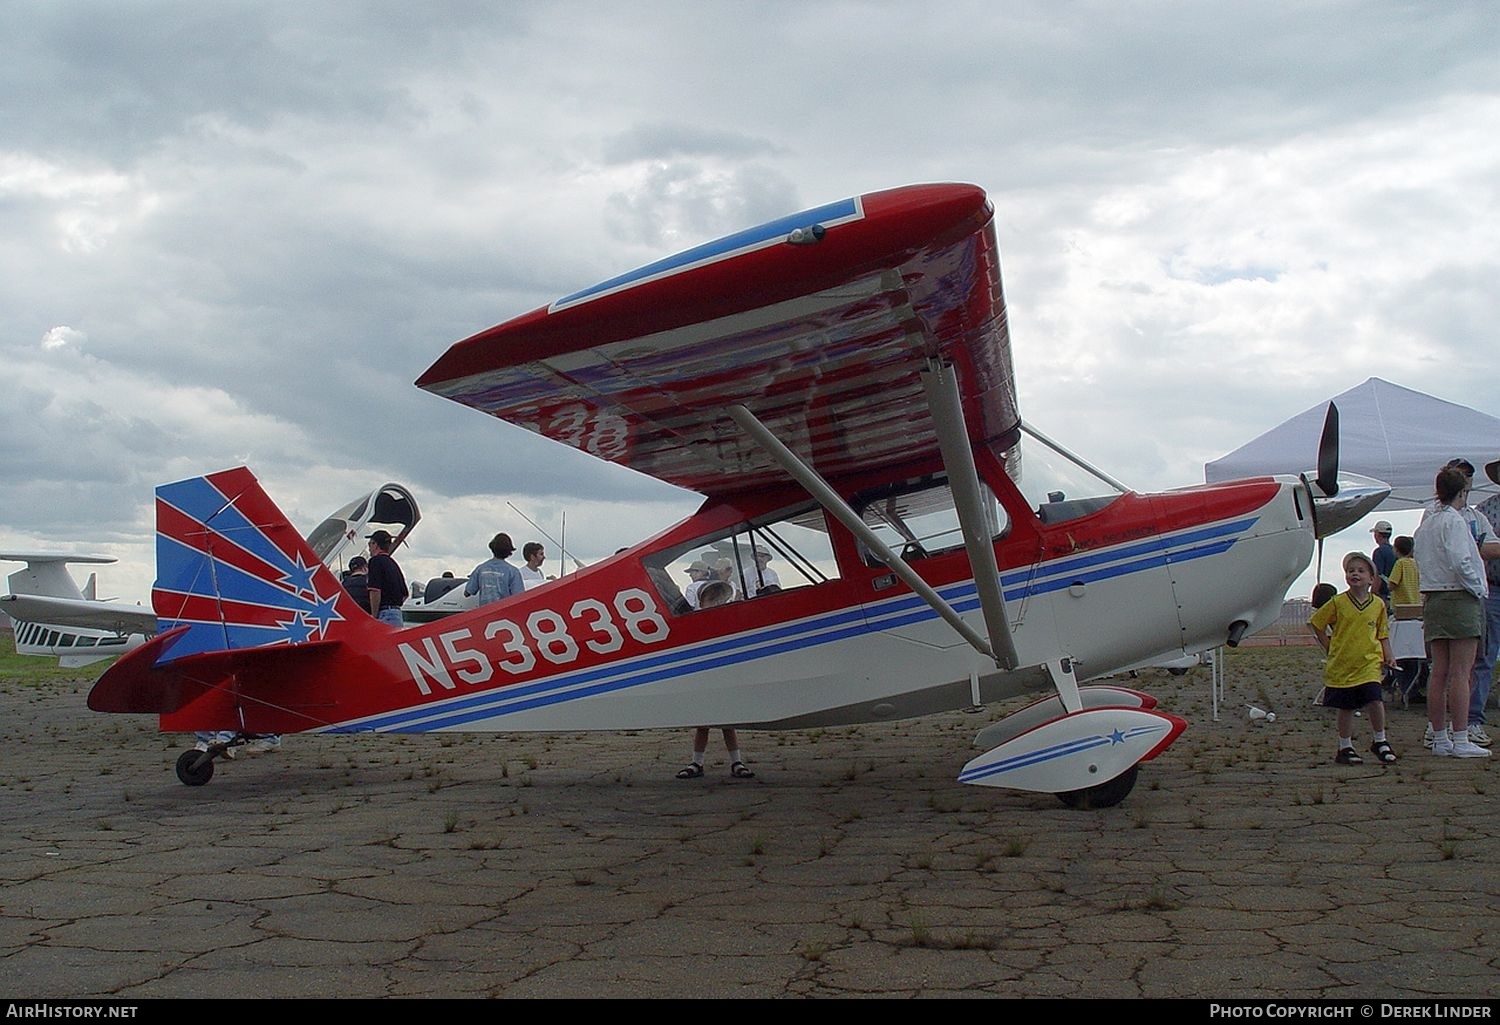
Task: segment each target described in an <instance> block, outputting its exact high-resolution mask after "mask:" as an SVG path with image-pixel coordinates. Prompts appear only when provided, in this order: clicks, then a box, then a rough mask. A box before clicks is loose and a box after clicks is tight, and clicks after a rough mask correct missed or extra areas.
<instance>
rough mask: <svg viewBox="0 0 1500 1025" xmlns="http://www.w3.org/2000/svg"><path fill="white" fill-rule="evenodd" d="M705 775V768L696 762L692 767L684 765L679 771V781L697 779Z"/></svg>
mask: <svg viewBox="0 0 1500 1025" xmlns="http://www.w3.org/2000/svg"><path fill="white" fill-rule="evenodd" d="M701 775H703V766H701V765H699V764H697V763H696V762H694V763H693V764H692V765H684V766H683V767H682V768H680V769H678V770H677V778H678V779H697V778H698V777H699V776H701Z"/></svg>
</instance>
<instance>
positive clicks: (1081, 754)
mask: <svg viewBox="0 0 1500 1025" xmlns="http://www.w3.org/2000/svg"><path fill="white" fill-rule="evenodd" d="M1186 728H1187V723H1186V721H1184V720H1182V719H1179V718H1178V717H1177V716H1175V715H1168V714H1166V713H1164V712H1157V711H1154V710H1149V709H1143V708H1088V709H1084V710H1083V711H1081V712H1076V713H1074V714H1072V715H1065V716H1062V717H1060V718H1058V719H1054V720H1053V721H1051V722H1049V723H1046V724H1044V725H1042V726H1038V727H1037V728H1036V729H1034V730H1030V731H1028V732H1026V733H1023V734H1022V735H1021V736H1019V737H1015V738H1014V739H1012V740H1008V741H1006V742H1005V743H1003V744H1001V745H1000V746H999V747H997V748H995V749H994V750H992V751H988V752H986V753H985V754H982V755H980V756H979V757H977V758H975V759H973V760H972V761H970V762H969V764H967V765H965V766H964V768H963V771H962V772H961V773H959V776H958V781H959V782H960V783H973V784H976V785H978V786H990V787H1008V788H1011V789H1014V790H1031V791H1036V792H1039V793H1049V794H1056V793H1062V792H1064V791H1069V790H1082V789H1084V788H1085V787H1090V786H1095V785H1097V784H1100V783H1105V782H1108V781H1109V780H1111V779H1114V778H1115V777H1116V776H1118V775H1120V773H1122V772H1124V771H1125V770H1127V769H1129V768H1130V767H1131V766H1132V765H1135V764H1137V763H1138V762H1142V761H1146V760H1148V759H1150V758H1153V757H1155V756H1156V755H1157V754H1158V753H1159V752H1161V751H1162V750H1164V749H1165V748H1166V747H1167V746H1168V745H1169V744H1171V743H1172V741H1174V740H1175V739H1177V736H1178V735H1179V734H1180V733H1181V732H1182V731H1183V730H1184V729H1186Z"/></svg>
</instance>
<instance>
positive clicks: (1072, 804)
mask: <svg viewBox="0 0 1500 1025" xmlns="http://www.w3.org/2000/svg"><path fill="white" fill-rule="evenodd" d="M1140 773H1141V767H1140V766H1139V765H1132V766H1131V767H1130V768H1128V769H1126V770H1125V771H1124V772H1122V773H1120V774H1119V775H1118V776H1116V777H1115V778H1114V779H1112V780H1110V781H1109V782H1107V783H1100V784H1098V785H1097V786H1092V787H1084V788H1083V789H1082V790H1066V791H1064V792H1062V793H1060V794H1058V795H1057V799H1058V800H1059V801H1061V802H1062V803H1063V804H1066V805H1067V806H1068V807H1069V808H1077V809H1079V810H1081V811H1088V810H1090V809H1093V808H1113V807H1114V806H1115V805H1117V804H1119V803H1120V802H1121V801H1123V800H1125V797H1126V795H1127V794H1129V793H1130V792H1131V791H1132V790H1134V789H1135V778H1136V777H1137V776H1139V775H1140Z"/></svg>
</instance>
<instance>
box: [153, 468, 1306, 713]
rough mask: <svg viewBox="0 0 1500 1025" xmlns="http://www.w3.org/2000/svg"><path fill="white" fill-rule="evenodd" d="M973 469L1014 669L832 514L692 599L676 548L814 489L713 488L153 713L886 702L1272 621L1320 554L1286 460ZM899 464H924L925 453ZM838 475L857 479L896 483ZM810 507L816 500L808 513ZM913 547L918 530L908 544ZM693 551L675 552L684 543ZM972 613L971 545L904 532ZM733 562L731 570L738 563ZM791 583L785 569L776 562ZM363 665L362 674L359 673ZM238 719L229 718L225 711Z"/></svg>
mask: <svg viewBox="0 0 1500 1025" xmlns="http://www.w3.org/2000/svg"><path fill="white" fill-rule="evenodd" d="M980 455H981V459H980V463H979V465H980V469H981V473H982V476H983V478H984V480H985V482H986V483H987V484H988V485H989V487H990V489H991V490H992V491H993V493H994V495H995V498H996V500H997V503H998V507H999V509H1000V510H1001V512H1000V514H999V516H998V517H997V518H998V520H1001V521H1003V523H997V528H998V533H999V536H998V538H997V540H996V541H995V542H994V545H995V552H996V556H997V561H998V564H999V568H1000V574H1001V584H1002V587H1003V591H1004V595H1005V605H1006V611H1007V614H1008V617H1009V619H1010V621H1011V626H1012V629H1013V634H1014V640H1015V645H1016V649H1017V653H1018V655H1019V658H1020V666H1021V668H1019V669H1017V670H1014V671H1009V672H1002V671H1000V670H999V669H997V667H996V664H995V662H994V660H993V659H992V658H989V657H988V656H985V655H983V654H981V653H980V652H978V651H976V650H975V649H974V648H973V647H971V646H970V645H969V644H968V643H966V642H965V641H964V640H963V639H962V638H961V637H960V636H959V635H958V634H957V633H955V632H954V630H953V629H952V628H951V627H950V626H949V625H948V624H947V623H945V622H943V621H942V620H941V619H940V618H939V617H938V615H937V614H936V613H935V612H934V611H933V610H932V609H931V608H930V607H929V606H928V605H927V604H925V603H924V602H922V601H921V600H920V599H918V598H917V596H916V595H914V594H913V593H912V592H911V591H910V590H909V589H908V588H906V587H905V586H904V585H902V584H901V583H899V582H898V581H896V579H895V577H894V576H893V575H892V574H891V572H890V571H889V569H888V568H886V567H885V566H883V565H880V564H878V563H876V562H875V561H874V560H872V559H871V558H870V557H869V554H868V552H866V551H864V550H863V549H862V548H861V547H860V545H859V544H858V543H857V542H856V540H855V539H854V537H853V536H852V535H851V534H849V533H848V532H847V531H845V530H843V528H842V527H841V526H840V525H839V524H838V523H837V522H833V521H831V520H829V521H826V522H824V523H823V526H822V529H823V530H824V531H826V537H827V542H828V551H827V552H826V553H825V554H824V557H823V558H822V559H821V560H820V566H819V567H817V572H815V573H814V574H813V575H815V576H819V577H824V578H825V579H819V580H818V582H816V583H804V584H803V586H789V587H786V588H785V589H784V590H780V591H778V592H775V593H768V594H764V595H761V596H758V597H753V598H749V599H741V600H737V601H733V602H731V603H729V604H725V605H723V606H721V607H717V608H706V609H702V610H688V609H686V608H685V607H684V604H683V602H682V600H681V597H680V595H681V587H682V585H684V584H685V583H686V580H685V579H681V580H677V581H673V580H672V578H671V576H670V574H671V573H672V572H674V567H673V563H672V560H673V558H674V557H676V559H677V565H679V566H680V565H684V564H685V563H686V561H687V560H688V559H690V558H691V556H692V554H693V553H696V552H701V551H705V550H715V549H712V548H711V546H712V545H713V544H715V543H716V544H718V545H719V546H720V549H719V550H724V549H725V546H726V544H727V543H726V542H725V541H723V538H725V537H731V536H733V535H734V533H735V531H736V530H737V528H738V529H740V530H743V528H744V526H745V525H746V524H750V525H752V527H753V525H756V524H764V523H766V522H767V521H777V520H778V519H780V520H785V516H784V514H785V513H787V511H789V510H800V509H804V507H807V506H809V504H810V503H809V502H808V499H807V496H806V494H805V493H803V492H802V491H801V490H800V489H799V488H797V487H796V486H795V485H788V486H787V487H786V488H784V489H777V490H767V491H762V492H759V493H756V494H754V495H746V496H742V497H740V498H738V499H736V500H735V501H723V500H721V501H717V502H710V503H708V504H706V505H705V506H704V507H703V508H702V509H700V510H699V511H698V512H697V513H695V514H694V515H693V516H691V517H689V518H688V519H686V520H684V521H683V522H681V523H679V524H678V525H676V526H675V527H672V528H671V529H669V530H667V531H665V532H663V533H662V534H660V535H658V536H656V537H655V538H652V539H650V540H648V541H646V542H644V543H643V544H641V545H639V546H638V547H636V548H634V549H631V550H628V551H626V552H623V553H620V554H619V555H616V556H614V557H612V558H611V559H609V560H607V561H605V562H602V563H599V564H597V565H595V566H592V567H589V568H588V569H586V570H583V571H580V572H578V573H575V574H572V575H570V576H568V577H565V578H563V579H562V580H558V581H554V582H551V583H549V584H547V585H545V586H542V587H539V588H536V589H535V590H532V591H528V592H525V593H524V594H521V595H516V596H514V597H512V598H509V599H507V600H505V601H502V602H498V603H495V604H493V605H489V606H485V607H482V608H478V609H474V610H472V611H469V612H464V613H459V614H456V615H453V616H450V617H447V618H445V619H443V620H440V621H437V622H434V623H429V624H424V625H421V626H416V627H410V628H407V629H405V630H400V631H392V630H390V629H389V628H387V627H385V626H383V625H381V624H378V623H375V622H374V621H365V622H360V623H357V624H356V623H350V624H349V626H350V627H351V628H353V627H356V626H357V627H358V628H359V629H358V631H357V633H350V634H349V635H347V636H346V637H345V639H344V642H343V643H342V644H340V645H338V647H337V650H336V651H334V652H330V653H324V654H319V655H313V654H312V653H309V655H308V657H307V659H306V660H305V661H304V662H301V663H299V666H298V668H299V671H298V672H297V673H295V674H294V675H286V674H277V673H273V672H265V673H263V674H260V675H257V674H256V673H255V672H253V671H247V672H245V673H243V674H241V675H240V677H239V678H238V679H237V680H236V681H235V685H234V686H233V687H229V688H224V689H222V690H221V691H219V692H217V697H216V696H215V695H212V694H211V695H208V696H206V697H205V698H204V699H200V700H198V701H196V702H194V703H192V704H191V705H189V706H188V707H187V708H184V709H182V710H181V711H179V712H173V713H169V714H166V715H164V716H163V720H162V727H163V729H164V730H165V729H195V728H205V727H207V726H210V725H223V724H224V721H225V720H227V719H229V718H231V715H232V717H233V718H234V719H238V715H239V713H238V712H234V710H233V706H234V703H235V699H234V695H235V692H236V691H242V692H243V694H245V695H253V698H254V700H252V701H249V702H246V703H244V704H243V706H242V707H243V709H244V716H245V718H244V723H243V725H244V728H246V729H250V730H257V731H272V730H276V731H290V730H298V729H301V730H333V731H340V732H343V731H365V730H377V731H396V732H404V731H420V732H425V731H431V730H457V731H463V730H476V731H494V730H520V731H526V730H593V729H598V730H620V729H637V728H653V727H681V726H694V725H701V724H704V723H713V724H738V725H746V726H761V727H768V728H772V727H775V728H785V727H804V726H814V725H833V724H842V723H857V722H868V721H880V720H888V719H897V718H903V717H908V716H915V715H924V714H929V713H933V712H937V711H943V710H947V709H953V708H960V707H965V706H968V705H970V704H973V703H974V702H975V697H976V694H977V697H978V699H979V700H980V701H986V702H988V701H995V700H1000V699H1003V698H1007V697H1011V696H1014V695H1018V694H1021V693H1025V692H1030V691H1034V690H1039V689H1044V688H1046V687H1047V686H1048V685H1049V681H1048V677H1047V675H1046V673H1045V671H1044V670H1043V669H1042V668H1041V666H1042V664H1044V663H1045V662H1047V661H1048V660H1049V659H1054V658H1057V657H1058V656H1059V654H1060V655H1062V656H1063V657H1066V658H1068V659H1071V660H1072V662H1073V664H1074V666H1075V671H1076V673H1077V675H1078V678H1079V679H1080V680H1086V679H1093V678H1098V677H1101V676H1105V675H1108V674H1110V673H1113V672H1116V671H1118V670H1120V669H1122V668H1126V667H1129V666H1132V665H1135V664H1138V663H1141V662H1142V661H1144V660H1148V659H1152V658H1155V657H1159V656H1161V655H1163V654H1164V653H1169V652H1175V653H1179V654H1180V653H1194V652H1197V651H1200V650H1203V649H1205V648H1208V647H1212V646H1214V645H1217V644H1221V643H1223V642H1224V639H1225V637H1226V636H1227V635H1228V633H1229V632H1230V629H1231V627H1232V625H1233V624H1235V623H1243V624H1244V629H1246V630H1249V631H1253V630H1254V629H1257V628H1259V627H1260V626H1263V625H1265V624H1267V623H1269V622H1271V621H1273V620H1274V619H1275V617H1276V615H1277V614H1278V612H1279V609H1280V603H1281V597H1282V595H1284V593H1285V591H1286V588H1287V586H1289V585H1290V583H1291V582H1292V580H1293V579H1295V577H1296V576H1297V574H1298V573H1300V572H1301V571H1302V569H1303V568H1304V567H1305V566H1306V565H1307V562H1308V560H1309V558H1310V557H1311V552H1312V545H1313V535H1312V529H1311V524H1310V522H1308V520H1307V518H1306V515H1305V512H1304V509H1303V505H1302V502H1301V501H1300V500H1299V497H1298V494H1297V489H1298V485H1296V484H1295V483H1293V482H1291V481H1289V480H1277V479H1271V478H1262V479H1259V480H1255V481H1248V482H1239V483H1233V484H1224V485H1214V486H1206V487H1197V488H1191V489H1184V490H1181V491H1173V492H1166V493H1162V494H1155V495H1137V494H1132V493H1127V494H1124V495H1120V496H1117V497H1115V498H1113V499H1112V500H1109V501H1107V502H1102V503H1101V504H1098V506H1097V507H1089V506H1085V507H1084V508H1082V509H1078V508H1068V507H1067V505H1066V503H1063V504H1062V505H1061V506H1060V508H1061V509H1062V510H1064V511H1063V512H1058V511H1056V510H1050V509H1046V508H1043V509H1041V510H1040V511H1041V513H1043V514H1044V515H1045V518H1046V520H1048V521H1049V522H1044V517H1043V515H1039V510H1038V508H1035V507H1033V506H1031V505H1030V504H1028V502H1027V500H1026V499H1025V498H1023V497H1022V495H1021V493H1020V492H1019V491H1018V490H1017V489H1016V488H1015V487H1014V486H1013V485H1012V484H1011V483H1010V481H1009V479H1008V478H1007V477H1006V476H1005V473H1004V470H1003V469H1002V467H1001V463H1000V461H999V460H998V459H997V458H995V457H992V456H990V455H989V454H988V453H980ZM907 476H908V477H909V478H916V479H921V478H922V476H923V474H922V473H921V472H920V471H913V472H912V473H910V474H908V475H907ZM889 478H890V475H889V474H885V475H882V477H881V478H880V479H879V480H876V479H868V480H865V479H854V480H849V481H845V482H843V485H842V487H843V490H845V491H847V492H849V493H850V494H851V495H857V494H860V493H862V492H863V493H869V492H870V491H871V489H873V488H878V487H879V486H882V485H884V484H888V483H889ZM803 515H807V514H806V513H804V514H803ZM919 548H920V546H919ZM683 553H687V554H683ZM908 561H909V564H910V565H912V566H913V567H914V568H915V569H916V570H917V571H918V572H919V573H920V575H921V576H922V578H923V579H924V580H925V581H926V582H928V583H929V584H931V585H932V586H934V587H935V588H936V589H937V590H938V592H939V593H940V594H941V595H942V596H943V597H944V598H946V599H947V600H948V601H949V602H950V603H951V604H952V605H953V606H954V607H955V608H956V609H957V610H958V611H959V612H960V613H961V614H962V615H963V617H964V618H965V620H966V621H971V622H973V623H974V624H975V625H976V627H980V628H982V627H981V626H980V624H981V621H982V616H981V612H980V610H979V608H978V599H977V597H976V593H975V591H976V589H975V584H974V581H973V577H972V571H971V570H970V569H969V561H968V558H967V555H966V553H965V552H964V551H963V549H962V548H961V547H958V548H951V549H950V550H947V551H943V552H940V553H936V554H929V553H927V552H925V551H920V550H919V551H915V552H913V553H911V554H910V555H909V558H908ZM746 569H747V567H746V566H745V565H744V563H743V562H742V563H741V565H740V566H739V567H738V568H737V570H738V572H740V573H741V574H742V581H741V583H742V586H741V587H739V588H738V590H753V588H752V587H747V586H743V584H744V580H743V573H744V572H745V570H746ZM780 575H781V579H782V581H783V582H788V578H789V576H791V574H790V572H789V569H788V567H786V566H785V565H783V566H782V568H781V569H780ZM355 681H359V682H355ZM230 725H235V723H230Z"/></svg>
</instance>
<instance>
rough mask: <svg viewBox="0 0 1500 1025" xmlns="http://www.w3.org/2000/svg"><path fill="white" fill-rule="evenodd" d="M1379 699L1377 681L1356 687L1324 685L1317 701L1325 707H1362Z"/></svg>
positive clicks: (1380, 695)
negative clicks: (1321, 694)
mask: <svg viewBox="0 0 1500 1025" xmlns="http://www.w3.org/2000/svg"><path fill="white" fill-rule="evenodd" d="M1380 700H1382V694H1381V691H1380V684H1379V683H1362V684H1360V685H1359V686H1358V687H1324V688H1323V696H1322V697H1321V698H1319V699H1318V703H1319V704H1320V705H1323V706H1324V707H1326V708H1364V707H1365V706H1366V705H1368V704H1370V703H1371V702H1373V701H1380Z"/></svg>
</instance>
